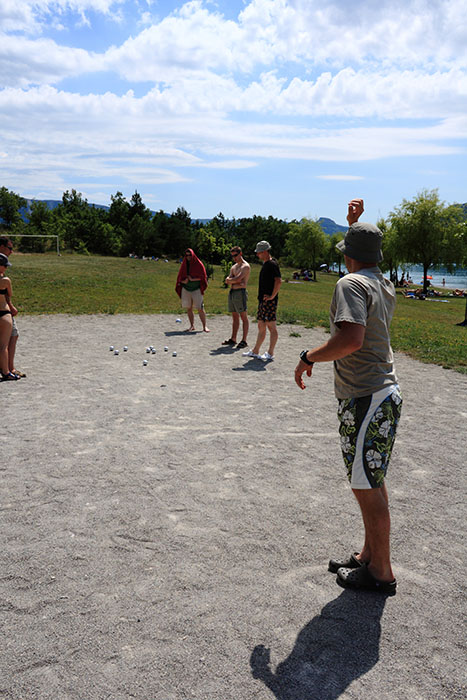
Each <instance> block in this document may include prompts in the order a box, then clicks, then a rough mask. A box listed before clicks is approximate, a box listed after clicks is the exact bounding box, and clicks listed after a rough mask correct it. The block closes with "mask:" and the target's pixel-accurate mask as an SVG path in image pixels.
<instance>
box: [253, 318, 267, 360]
mask: <svg viewBox="0 0 467 700" xmlns="http://www.w3.org/2000/svg"><path fill="white" fill-rule="evenodd" d="M265 337H266V322H265V321H258V335H257V336H256V343H255V347H254V348H253V350H252V352H253V353H254V354H255V355H259V350H260V348H261V345H262V344H263V343H264V339H265Z"/></svg>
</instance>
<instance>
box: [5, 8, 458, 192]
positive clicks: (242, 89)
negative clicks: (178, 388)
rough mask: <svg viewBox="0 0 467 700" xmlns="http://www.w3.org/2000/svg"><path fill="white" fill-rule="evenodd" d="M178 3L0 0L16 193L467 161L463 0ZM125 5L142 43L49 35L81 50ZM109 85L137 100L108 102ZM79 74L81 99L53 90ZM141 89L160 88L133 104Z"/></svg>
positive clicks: (9, 173) (8, 174)
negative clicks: (400, 161)
mask: <svg viewBox="0 0 467 700" xmlns="http://www.w3.org/2000/svg"><path fill="white" fill-rule="evenodd" d="M174 5H175V6H177V5H178V7H177V8H176V9H174V10H173V11H172V12H171V13H170V14H169V15H167V16H166V17H163V18H161V19H155V18H154V15H152V14H149V13H150V12H152V10H153V9H156V10H157V9H158V6H157V4H155V5H152V4H151V3H147V4H146V5H145V4H144V3H142V2H139V3H124V2H123V0H55V1H52V0H51V1H48V0H37V1H33V0H24V2H21V3H20V2H17V0H3V2H0V27H1V31H2V32H3V33H2V34H0V76H1V80H2V83H3V85H5V86H6V88H5V89H4V90H3V91H0V120H1V122H2V131H3V134H2V149H3V150H4V151H5V153H8V158H7V159H5V158H2V170H3V171H4V173H5V174H4V176H3V177H4V181H8V182H9V186H11V187H16V188H18V189H19V190H21V191H24V189H25V188H26V186H27V184H28V183H31V187H32V183H33V181H35V183H36V184H37V182H41V187H45V186H46V185H47V186H49V187H50V188H51V190H52V189H53V190H54V191H55V190H61V191H63V189H64V184H65V183H66V186H68V183H69V182H75V185H72V186H76V180H81V181H82V182H83V183H84V184H85V185H86V188H91V189H92V184H91V183H89V173H90V172H92V173H93V175H94V176H95V177H96V179H100V180H103V179H104V180H105V181H109V182H110V181H114V180H115V178H116V177H117V176H118V177H120V178H121V179H122V180H123V181H127V182H138V183H142V184H147V185H154V184H160V183H177V182H182V181H187V180H186V173H187V171H186V170H185V171H184V170H183V169H184V168H187V167H190V168H193V169H194V172H196V168H199V169H200V170H201V169H204V170H205V171H206V170H207V169H211V170H212V169H218V170H224V171H228V170H230V171H234V170H238V169H243V168H253V167H255V166H257V165H258V164H260V161H261V160H263V159H264V160H269V159H296V160H305V161H306V160H308V161H327V162H334V163H337V162H342V163H345V162H365V161H369V160H376V159H379V158H388V157H393V158H394V157H398V156H402V157H408V156H438V155H443V154H459V153H464V151H463V150H462V149H463V148H464V144H463V141H462V140H465V138H466V136H467V119H466V117H465V115H466V114H467V109H466V107H467V105H466V101H467V99H466V98H467V68H466V62H467V42H466V41H465V36H466V34H467V9H466V5H465V1H464V0H462V1H461V0H430V2H427V0H406V1H405V2H402V0H391V2H389V0H380V2H378V3H376V2H372V3H368V2H364V1H363V0H355V2H354V3H348V1H347V0H328V1H327V2H326V3H322V2H318V0H252V1H251V2H246V3H245V6H244V8H243V10H242V11H241V12H240V13H239V15H238V17H237V18H236V19H229V20H227V19H226V18H225V17H223V16H222V14H220V12H219V11H217V10H216V9H215V4H214V3H208V2H202V0H192V1H191V2H187V3H184V4H182V3H174ZM128 11H132V12H133V13H134V14H135V17H133V19H134V20H135V22H134V23H133V25H132V26H133V27H134V28H136V33H135V35H134V36H130V37H129V38H127V39H126V40H125V41H123V42H121V43H120V45H115V46H113V47H111V48H110V49H108V50H107V51H105V52H99V51H92V50H90V47H92V44H89V45H88V48H86V49H85V48H79V45H78V44H75V45H71V46H66V45H64V43H63V44H60V43H59V42H57V41H54V40H53V39H51V38H48V36H47V31H48V28H49V26H50V25H51V23H52V22H54V23H55V26H54V28H55V29H56V28H57V27H58V26H59V25H60V24H63V26H64V27H66V30H67V31H66V32H63V34H64V38H63V42H65V41H66V40H69V41H70V43H71V44H73V36H72V34H73V32H72V30H73V27H74V26H75V25H76V22H77V21H78V22H82V23H84V24H86V22H89V21H90V18H91V17H92V13H94V12H99V13H101V14H102V15H105V16H106V17H107V18H108V22H114V20H115V19H116V18H117V19H118V18H119V17H121V16H123V15H124V13H125V12H128ZM138 20H139V24H138ZM142 26H144V28H143V29H141V27H142ZM83 31H84V30H83ZM12 32H14V33H12ZM89 35H90V33H89ZM89 35H88V39H89ZM54 36H55V34H54ZM101 75H102V76H105V77H102V83H99V80H100V76H101ZM89 76H91V78H92V81H93V82H92V85H93V90H94V92H95V93H96V94H90V90H89V89H88V87H87V82H86V81H87V80H88V77H89ZM109 76H111V77H112V76H114V77H116V78H117V79H118V81H119V87H120V86H121V82H120V81H121V80H122V79H123V80H124V81H127V83H128V92H127V93H126V94H124V95H121V96H119V95H117V94H113V93H112V92H111V90H110V88H109V87H108V83H107V82H106V81H108V80H109ZM70 77H71V78H73V79H74V82H73V84H74V85H79V88H77V89H80V91H81V92H82V93H83V94H82V95H80V94H72V93H70V92H67V91H66V90H64V89H62V90H60V89H57V87H59V86H60V84H61V81H63V80H64V79H66V78H70ZM80 79H81V82H79V81H80ZM142 81H149V82H150V83H151V84H153V87H152V89H149V90H148V92H147V94H146V95H144V96H143V97H136V96H135V93H136V94H138V93H137V92H136V91H137V90H138V84H139V83H141V82H142ZM62 84H63V83H62ZM100 84H101V85H102V88H101V89H99V85H100ZM54 85H55V86H57V87H53V86H54ZM133 87H134V90H135V91H133V90H132V88H133ZM19 88H22V89H19ZM124 89H125V88H124ZM401 120H404V121H403V122H401ZM428 120H430V122H428ZM0 156H1V154H0ZM4 161H5V162H4ZM334 167H335V171H337V172H338V171H339V170H340V168H339V167H338V166H334ZM342 170H343V172H344V173H345V166H343V168H342ZM349 170H352V168H350V167H349ZM191 173H192V171H190V175H191ZM317 177H318V178H320V179H323V180H325V179H327V180H330V179H341V180H343V179H349V180H350V179H356V178H357V177H359V176H353V175H345V174H343V175H338V174H337V175H322V176H320V175H318V176H317ZM12 178H13V179H14V178H16V181H15V182H12ZM316 184H317V185H318V183H316ZM102 187H103V185H102V182H101V183H100V184H96V185H95V188H96V191H102ZM99 188H100V189H99Z"/></svg>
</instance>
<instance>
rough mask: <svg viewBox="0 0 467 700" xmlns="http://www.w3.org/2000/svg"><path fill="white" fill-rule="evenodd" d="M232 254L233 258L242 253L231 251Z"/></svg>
mask: <svg viewBox="0 0 467 700" xmlns="http://www.w3.org/2000/svg"><path fill="white" fill-rule="evenodd" d="M230 255H231V256H232V257H233V258H236V257H237V256H238V255H240V253H230Z"/></svg>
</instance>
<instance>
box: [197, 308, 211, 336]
mask: <svg viewBox="0 0 467 700" xmlns="http://www.w3.org/2000/svg"><path fill="white" fill-rule="evenodd" d="M198 315H199V317H200V319H201V323H202V324H203V331H204V332H205V333H209V328H208V327H207V325H206V312H205V310H204V309H198Z"/></svg>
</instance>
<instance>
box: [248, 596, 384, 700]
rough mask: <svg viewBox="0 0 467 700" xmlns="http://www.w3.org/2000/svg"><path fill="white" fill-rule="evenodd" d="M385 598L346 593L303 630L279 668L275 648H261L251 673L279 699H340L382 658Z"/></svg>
mask: <svg viewBox="0 0 467 700" xmlns="http://www.w3.org/2000/svg"><path fill="white" fill-rule="evenodd" d="M385 602H386V597H385V596H381V595H378V594H371V593H369V594H363V595H362V594H361V593H356V592H355V591H343V593H341V595H340V596H339V597H338V598H336V599H335V600H333V601H331V602H330V603H328V604H327V605H325V606H324V608H323V609H322V610H321V613H320V614H319V615H317V616H316V617H314V618H313V619H312V620H310V622H309V623H308V624H307V625H306V626H305V627H304V628H303V629H302V630H301V632H300V633H299V635H298V637H297V640H296V642H295V646H294V648H293V650H292V651H291V653H290V654H289V656H288V657H287V658H286V659H284V661H281V662H280V663H279V664H278V666H277V668H276V670H275V672H274V671H272V670H271V667H270V650H269V649H267V648H266V647H264V646H263V645H262V644H260V645H258V646H256V647H255V648H254V650H253V652H252V654H251V657H250V666H251V673H252V676H253V678H258V679H260V680H261V681H263V683H264V684H265V685H266V686H267V687H268V688H269V689H270V690H271V692H272V693H274V695H275V697H276V698H277V700H336V699H337V698H339V697H340V696H341V694H342V693H343V692H344V690H345V689H346V688H347V687H348V686H349V685H350V683H352V681H354V680H355V679H356V678H359V677H360V676H362V675H363V674H365V673H367V672H368V671H369V670H370V669H371V668H372V667H373V666H375V664H376V663H377V662H378V659H379V640H380V636H381V616H382V614H383V609H384V605H385Z"/></svg>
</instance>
